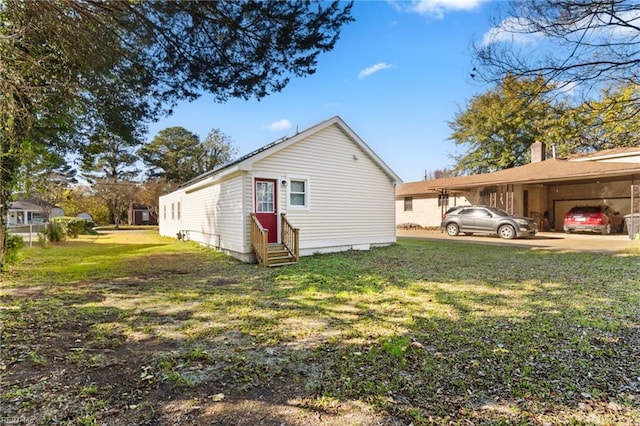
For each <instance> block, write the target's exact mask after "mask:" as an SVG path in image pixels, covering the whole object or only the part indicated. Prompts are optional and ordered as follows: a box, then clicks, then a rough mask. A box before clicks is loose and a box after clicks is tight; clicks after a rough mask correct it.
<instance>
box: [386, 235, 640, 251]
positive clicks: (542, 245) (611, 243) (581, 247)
mask: <svg viewBox="0 0 640 426" xmlns="http://www.w3.org/2000/svg"><path fill="white" fill-rule="evenodd" d="M396 235H397V237H398V238H416V239H425V240H433V241H439V240H444V241H452V242H465V243H477V244H488V245H503V246H504V245H513V246H516V247H531V248H534V249H545V250H565V251H592V252H601V253H617V252H619V251H621V250H625V249H628V248H630V247H634V246H639V245H640V241H634V240H630V239H629V236H628V235H627V234H612V235H598V234H565V233H562V232H539V233H537V234H536V236H535V237H533V238H519V239H514V240H503V239H501V238H498V237H495V236H485V235H470V236H467V235H458V236H457V237H450V236H449V235H447V234H446V233H445V232H440V231H425V230H405V229H398V230H396Z"/></svg>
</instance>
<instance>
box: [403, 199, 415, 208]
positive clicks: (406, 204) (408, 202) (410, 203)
mask: <svg viewBox="0 0 640 426" xmlns="http://www.w3.org/2000/svg"><path fill="white" fill-rule="evenodd" d="M404 211H405V212H412V211H413V197H404Z"/></svg>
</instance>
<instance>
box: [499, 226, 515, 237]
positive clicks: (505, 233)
mask: <svg viewBox="0 0 640 426" xmlns="http://www.w3.org/2000/svg"><path fill="white" fill-rule="evenodd" d="M498 235H500V238H504V239H505V240H512V239H513V238H515V236H516V230H515V229H514V228H513V226H511V225H502V226H501V227H500V228H498Z"/></svg>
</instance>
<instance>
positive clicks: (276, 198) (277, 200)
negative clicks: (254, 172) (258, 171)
mask: <svg viewBox="0 0 640 426" xmlns="http://www.w3.org/2000/svg"><path fill="white" fill-rule="evenodd" d="M259 181H260V182H273V208H274V211H275V214H274V216H275V223H276V231H275V232H276V237H275V242H272V243H270V244H279V243H280V193H279V190H278V186H279V178H278V177H273V176H268V175H266V176H265V175H260V176H259V177H258V176H254V177H252V180H251V187H252V188H251V193H252V199H253V201H252V204H253V208H252V211H253V213H254V214H259V213H258V212H257V211H256V210H257V209H256V207H257V206H256V204H257V203H256V202H257V198H256V197H257V191H256V184H257V182H259Z"/></svg>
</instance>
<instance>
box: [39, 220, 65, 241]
mask: <svg viewBox="0 0 640 426" xmlns="http://www.w3.org/2000/svg"><path fill="white" fill-rule="evenodd" d="M42 233H43V234H44V236H45V237H46V240H47V241H50V242H52V243H59V242H60V241H64V239H65V238H66V235H67V234H66V231H65V227H64V225H63V224H61V223H60V222H57V221H51V223H49V225H48V226H47V227H46V228H44V231H43V232H42Z"/></svg>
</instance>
